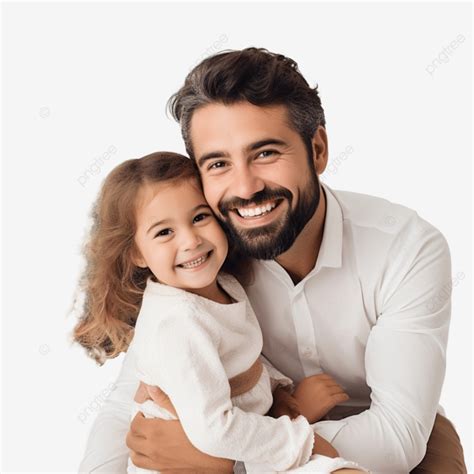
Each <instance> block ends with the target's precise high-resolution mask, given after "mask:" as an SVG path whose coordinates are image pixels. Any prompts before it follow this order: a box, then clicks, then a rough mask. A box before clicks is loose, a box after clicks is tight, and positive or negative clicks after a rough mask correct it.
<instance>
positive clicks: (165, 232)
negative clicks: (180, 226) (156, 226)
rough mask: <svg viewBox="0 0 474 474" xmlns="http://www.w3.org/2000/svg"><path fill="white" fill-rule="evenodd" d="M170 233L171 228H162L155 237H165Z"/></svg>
mask: <svg viewBox="0 0 474 474" xmlns="http://www.w3.org/2000/svg"><path fill="white" fill-rule="evenodd" d="M170 234H171V229H163V230H160V231H159V232H158V233H157V234H156V235H155V237H166V236H167V235H170Z"/></svg>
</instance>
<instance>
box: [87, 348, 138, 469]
mask: <svg viewBox="0 0 474 474" xmlns="http://www.w3.org/2000/svg"><path fill="white" fill-rule="evenodd" d="M132 347H133V346H131V347H130V348H129V349H128V352H127V354H126V355H125V359H124V361H123V365H122V370H121V372H120V375H119V377H118V378H117V380H116V382H115V384H114V387H115V388H114V390H112V392H111V393H110V395H109V396H108V397H107V399H106V400H105V402H104V404H103V405H102V407H101V409H100V411H99V413H98V415H97V417H96V419H95V421H94V424H93V425H92V428H91V431H90V433H89V438H88V440H87V446H86V450H85V453H84V457H83V459H82V462H81V465H80V467H79V472H80V473H99V472H100V473H113V474H125V473H126V472H127V460H128V455H129V452H128V448H127V445H126V444H125V437H126V435H127V432H128V429H129V427H130V413H131V412H132V403H133V397H134V396H135V392H136V391H137V388H138V383H139V382H138V379H137V377H136V375H135V373H136V371H135V358H136V355H135V353H134V351H133V348H132Z"/></svg>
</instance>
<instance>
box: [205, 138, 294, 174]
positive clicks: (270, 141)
mask: <svg viewBox="0 0 474 474" xmlns="http://www.w3.org/2000/svg"><path fill="white" fill-rule="evenodd" d="M267 145H277V146H288V143H286V142H285V141H283V140H280V139H278V138H264V139H263V140H259V141H258V142H254V143H251V144H250V145H247V146H246V147H245V151H254V150H258V149H259V148H262V147H264V146H267ZM225 156H227V153H225V152H223V151H211V152H209V153H205V154H204V155H202V156H201V158H199V160H198V161H197V164H198V167H199V168H201V166H202V165H203V164H204V163H205V162H206V161H208V160H212V159H214V158H223V157H225Z"/></svg>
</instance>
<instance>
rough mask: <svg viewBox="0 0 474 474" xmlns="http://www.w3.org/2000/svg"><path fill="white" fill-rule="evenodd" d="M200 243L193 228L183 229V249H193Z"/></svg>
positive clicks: (199, 238)
mask: <svg viewBox="0 0 474 474" xmlns="http://www.w3.org/2000/svg"><path fill="white" fill-rule="evenodd" d="M201 244H202V239H201V237H200V236H199V234H198V233H197V232H195V231H194V229H190V230H187V231H185V234H184V235H183V247H184V250H195V249H196V248H198V247H199V246H200V245H201Z"/></svg>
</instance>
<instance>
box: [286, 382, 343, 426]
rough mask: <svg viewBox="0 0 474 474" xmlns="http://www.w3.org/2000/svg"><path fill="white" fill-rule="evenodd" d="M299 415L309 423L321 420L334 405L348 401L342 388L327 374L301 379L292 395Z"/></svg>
mask: <svg viewBox="0 0 474 474" xmlns="http://www.w3.org/2000/svg"><path fill="white" fill-rule="evenodd" d="M293 397H294V398H295V399H296V401H297V402H298V407H299V409H300V412H301V414H302V415H303V416H304V417H305V418H306V419H307V420H308V421H309V422H310V423H316V422H317V421H319V420H321V419H322V418H323V417H324V416H325V415H326V414H327V413H328V412H329V411H331V410H332V409H333V408H334V407H335V406H336V405H338V404H339V403H342V402H346V401H347V400H349V396H348V395H347V393H345V392H344V390H343V389H342V387H341V386H340V385H339V384H338V383H337V382H336V381H335V380H334V379H333V378H332V377H331V376H330V375H327V374H318V375H313V376H311V377H306V378H305V379H303V380H302V381H301V382H300V383H299V384H298V386H297V387H296V390H295V391H294V393H293Z"/></svg>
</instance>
